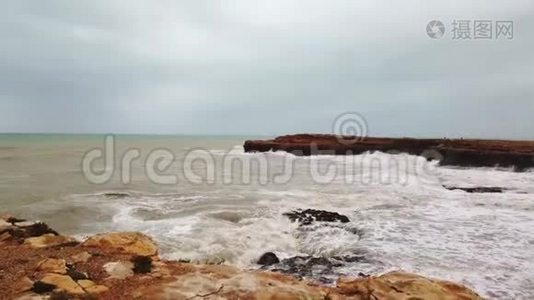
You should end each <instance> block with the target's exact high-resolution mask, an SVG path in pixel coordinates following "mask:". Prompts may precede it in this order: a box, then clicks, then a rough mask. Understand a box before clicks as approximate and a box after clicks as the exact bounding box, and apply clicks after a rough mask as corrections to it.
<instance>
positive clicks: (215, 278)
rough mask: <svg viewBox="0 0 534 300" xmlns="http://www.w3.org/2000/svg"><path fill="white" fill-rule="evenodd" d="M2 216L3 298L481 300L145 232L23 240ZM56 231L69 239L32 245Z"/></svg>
mask: <svg viewBox="0 0 534 300" xmlns="http://www.w3.org/2000/svg"><path fill="white" fill-rule="evenodd" d="M0 220H1V221H4V222H6V223H9V224H10V225H9V226H7V228H6V227H3V229H0V236H3V238H2V239H1V242H0V270H1V271H2V272H0V286H1V287H2V289H0V299H173V300H174V299H332V300H333V299H358V300H363V299H438V300H439V299H444V300H448V299H451V300H452V299H466V300H467V299H481V298H480V297H479V296H478V295H477V294H475V293H474V292H472V291H471V290H469V289H468V288H466V287H464V286H461V285H457V284H454V283H451V282H446V281H439V280H432V279H428V278H425V277H422V276H418V275H413V274H407V273H401V272H392V273H387V274H384V275H381V276H378V277H366V278H356V279H355V278H352V279H350V278H341V279H339V280H338V282H337V285H336V286H323V285H320V284H318V283H314V282H310V281H307V280H303V279H297V278H295V277H292V276H288V275H284V274H281V273H276V272H267V271H262V270H248V271H247V270H240V269H238V268H235V267H232V266H226V265H198V264H190V263H182V262H177V261H164V260H160V258H159V257H158V256H157V255H156V253H157V248H156V246H155V245H154V243H153V242H152V240H151V239H150V238H148V237H146V236H144V235H142V234H140V233H128V232H127V233H112V234H101V235H97V236H94V237H91V238H89V239H88V240H87V241H86V242H84V243H78V242H73V240H72V239H71V238H68V237H63V236H61V235H54V234H51V233H43V235H42V236H37V237H36V236H31V237H25V238H21V236H28V235H27V233H26V232H24V230H25V229H24V227H17V225H16V224H15V223H16V222H9V221H7V218H6V217H4V216H2V217H0ZM0 224H3V223H2V222H0ZM12 226H14V227H17V228H16V229H17V230H22V231H23V232H22V235H20V232H19V233H17V230H15V231H13V230H12V229H13V228H11V227H12ZM11 233H17V235H16V236H13V235H11ZM50 234H51V236H53V237H55V239H54V241H56V238H58V237H62V238H61V240H62V241H69V242H67V243H56V242H54V243H42V242H41V243H32V242H27V241H28V240H29V239H35V238H41V237H43V236H44V237H46V239H45V240H48V239H49V238H50V237H51V236H50Z"/></svg>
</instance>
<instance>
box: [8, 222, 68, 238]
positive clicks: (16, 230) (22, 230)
mask: <svg viewBox="0 0 534 300" xmlns="http://www.w3.org/2000/svg"><path fill="white" fill-rule="evenodd" d="M13 224H15V225H13V227H12V228H10V229H8V230H7V232H9V234H10V235H11V236H12V237H13V238H15V239H18V240H23V239H25V238H29V237H39V236H42V235H47V234H51V235H58V233H57V232H56V231H55V230H53V229H51V228H50V227H48V225H46V224H45V223H41V222H35V223H34V222H26V221H22V222H14V223H13ZM17 224H20V226H16V225H17Z"/></svg>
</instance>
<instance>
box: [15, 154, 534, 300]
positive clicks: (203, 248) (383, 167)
mask: <svg viewBox="0 0 534 300" xmlns="http://www.w3.org/2000/svg"><path fill="white" fill-rule="evenodd" d="M212 152H213V154H214V155H215V156H217V157H219V159H221V158H222V157H223V156H224V155H226V152H225V151H222V150H217V151H212ZM231 155H236V156H240V155H243V156H247V157H254V156H260V155H262V156H265V157H266V158H267V159H268V160H269V162H270V163H271V164H272V165H273V166H274V167H275V168H280V167H281V165H280V164H281V163H282V162H283V160H284V159H285V158H287V157H290V158H291V159H293V160H294V161H295V172H294V174H293V178H292V180H291V181H290V182H288V183H286V184H280V185H277V184H273V183H269V184H266V185H259V184H257V183H254V182H252V183H251V184H248V185H246V184H241V185H240V184H233V185H225V184H220V183H217V184H214V185H189V184H186V183H185V184H183V185H179V186H177V187H157V188H154V187H152V186H151V185H149V184H148V183H143V184H140V185H138V186H135V188H131V189H129V190H125V189H115V188H113V186H111V187H109V188H107V187H106V188H101V189H98V190H96V189H97V188H93V189H94V190H91V191H89V192H88V193H85V194H84V193H71V194H65V195H63V196H62V197H61V198H59V199H55V198H54V199H46V200H44V201H42V202H39V203H37V204H35V203H33V204H32V205H31V206H27V207H22V208H21V210H23V211H33V213H35V214H36V215H38V216H40V217H41V218H44V219H46V218H52V216H55V215H57V216H63V217H62V218H63V219H61V218H60V219H59V220H58V221H57V222H56V223H54V224H57V226H56V227H59V228H58V229H59V230H60V231H63V229H70V230H72V231H74V232H73V233H77V234H80V235H84V234H91V233H96V232H101V231H110V230H128V231H131V230H138V231H141V232H144V233H147V234H149V235H151V236H153V237H154V238H155V239H156V241H157V242H158V244H159V245H160V248H161V253H162V254H163V256H165V257H167V258H172V259H186V260H194V261H201V262H225V263H228V264H233V265H238V266H241V267H245V268H257V267H258V266H257V265H256V264H255V262H256V260H257V259H258V258H259V256H261V254H263V253H264V252H267V251H272V252H275V253H276V254H277V255H278V256H279V257H280V258H288V257H292V256H295V255H313V256H324V257H333V256H343V255H362V256H364V257H365V258H366V260H365V261H362V262H356V263H346V264H345V265H344V266H343V267H341V268H336V269H335V270H334V271H335V272H336V274H332V276H337V275H339V274H345V275H356V274H358V272H364V273H379V272H385V271H388V270H393V269H404V270H406V271H413V272H417V273H421V274H425V275H429V276H436V277H439V278H444V279H450V280H453V281H458V282H463V283H465V284H467V285H469V286H471V287H473V288H474V289H475V290H477V291H478V292H480V293H481V294H482V295H483V296H486V297H488V298H498V299H534V279H533V277H532V274H534V251H532V249H534V231H533V230H532V228H534V174H533V173H532V172H525V173H514V172H510V171H509V170H502V169H492V168H478V169H465V168H450V167H439V166H437V162H426V160H424V159H423V158H421V157H416V156H410V155H406V154H396V155H391V154H385V153H379V152H376V153H372V154H369V153H367V154H362V155H357V156H353V157H342V156H317V157H297V156H293V155H291V154H287V153H284V152H269V153H244V152H243V150H242V148H240V149H235V150H234V152H232V154H231ZM312 161H314V162H324V163H325V164H326V163H333V164H334V165H335V166H338V167H344V168H346V169H347V170H349V171H354V172H352V173H351V172H348V173H347V172H339V173H337V174H336V176H335V178H333V180H331V181H330V182H328V183H325V184H318V183H315V182H314V181H313V180H312V179H311V178H310V172H309V170H308V168H307V167H308V165H309V163H310V162H312ZM370 161H378V162H379V163H380V164H379V166H380V167H379V168H380V170H377V169H376V168H375V167H373V165H372V164H368V163H369V162H370ZM398 162H400V163H398ZM397 163H398V164H397ZM414 165H417V166H420V167H421V168H420V169H417V168H413V166H414ZM362 166H364V167H362ZM365 166H369V167H365ZM377 171H379V172H377ZM377 175H378V177H377ZM392 176H393V177H392ZM394 176H397V177H394ZM443 185H447V186H458V187H474V186H497V187H503V188H507V189H508V190H506V191H505V192H504V193H487V194H476V193H466V192H464V191H461V190H447V189H445V188H444V187H443ZM114 191H120V192H124V193H126V194H127V196H125V197H118V198H113V199H111V198H110V197H107V196H106V194H107V193H110V192H114ZM307 208H313V209H322V210H327V211H334V212H338V213H340V214H344V215H346V216H348V217H349V218H350V220H351V222H350V223H347V224H336V226H315V227H313V226H312V227H309V228H306V229H303V228H299V227H298V225H297V224H295V223H291V222H290V221H289V220H288V218H287V217H285V216H283V213H285V212H288V211H292V210H296V209H307ZM65 216H67V217H65ZM69 216H72V217H71V218H72V219H66V220H64V218H68V217H69ZM62 220H64V224H63V223H62V222H61V221H62ZM62 226H63V227H62ZM355 232H357V234H356V233H355Z"/></svg>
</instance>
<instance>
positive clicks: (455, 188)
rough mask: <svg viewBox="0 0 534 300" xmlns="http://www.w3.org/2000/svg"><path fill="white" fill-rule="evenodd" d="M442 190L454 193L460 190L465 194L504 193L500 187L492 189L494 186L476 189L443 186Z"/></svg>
mask: <svg viewBox="0 0 534 300" xmlns="http://www.w3.org/2000/svg"><path fill="white" fill-rule="evenodd" d="M443 187H444V188H446V189H448V190H451V191H454V190H462V191H464V192H467V193H502V192H503V191H505V189H503V188H501V187H494V186H486V187H484V186H477V187H456V186H446V185H444V186H443Z"/></svg>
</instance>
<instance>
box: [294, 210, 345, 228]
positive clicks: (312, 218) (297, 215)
mask: <svg viewBox="0 0 534 300" xmlns="http://www.w3.org/2000/svg"><path fill="white" fill-rule="evenodd" d="M284 215H285V216H287V217H288V218H289V219H290V220H291V221H297V222H299V224H300V225H310V224H312V223H314V222H340V223H348V222H349V221H350V220H349V218H348V217H347V216H344V215H341V214H339V213H336V212H329V211H326V210H318V209H305V210H295V211H292V212H288V213H284Z"/></svg>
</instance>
